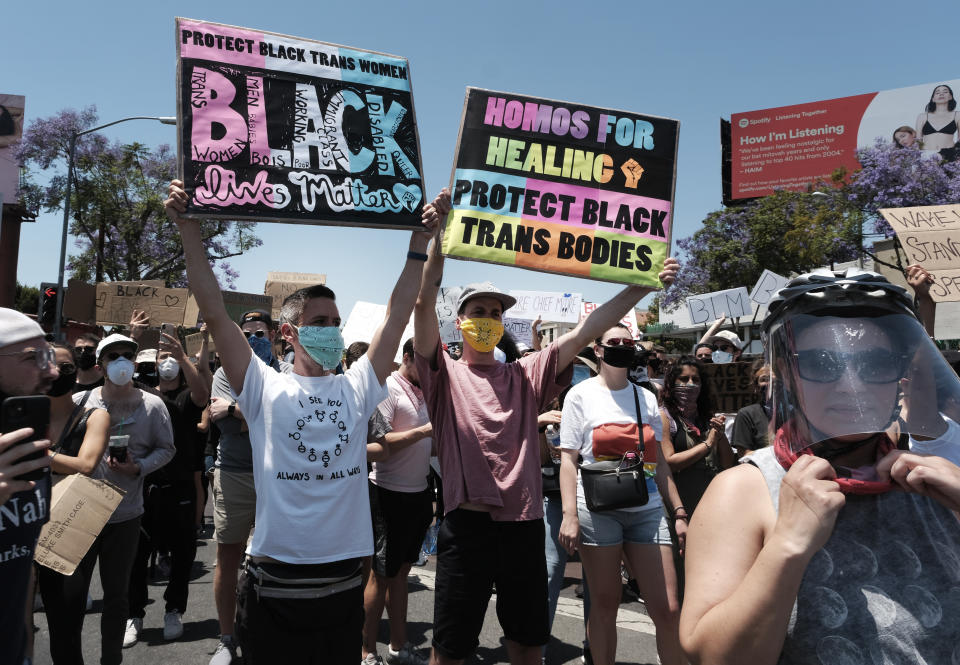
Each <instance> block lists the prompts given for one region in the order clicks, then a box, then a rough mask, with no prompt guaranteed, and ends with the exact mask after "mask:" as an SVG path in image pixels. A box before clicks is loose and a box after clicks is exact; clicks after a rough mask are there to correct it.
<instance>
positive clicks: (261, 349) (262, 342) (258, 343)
mask: <svg viewBox="0 0 960 665" xmlns="http://www.w3.org/2000/svg"><path fill="white" fill-rule="evenodd" d="M247 343H248V344H250V348H251V349H253V355H255V356H256V357H257V358H259V359H260V360H262V361H263V364H264V365H269V364H270V362H271V361H272V360H273V346H272V345H271V344H270V340H269V339H267V336H266V335H264V336H263V337H248V338H247Z"/></svg>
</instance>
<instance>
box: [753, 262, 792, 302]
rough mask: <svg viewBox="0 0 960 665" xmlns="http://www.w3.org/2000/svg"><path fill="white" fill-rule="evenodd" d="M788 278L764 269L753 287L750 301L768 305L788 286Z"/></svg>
mask: <svg viewBox="0 0 960 665" xmlns="http://www.w3.org/2000/svg"><path fill="white" fill-rule="evenodd" d="M789 281H790V280H788V279H787V278H786V277H781V276H780V275H778V274H777V273H775V272H773V271H770V270H767V269H764V271H763V273H762V274H761V275H760V279H758V280H757V283H756V284H754V285H753V290H752V291H750V300H752V301H753V302H755V303H757V304H758V305H766V304H767V303H768V302H770V299H771V298H773V295H774V294H775V293H776V292H777V291H779V290H780V289H782V288H783V287H784V286H786V285H787V282H789Z"/></svg>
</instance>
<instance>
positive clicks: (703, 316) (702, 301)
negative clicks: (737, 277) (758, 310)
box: [687, 286, 753, 326]
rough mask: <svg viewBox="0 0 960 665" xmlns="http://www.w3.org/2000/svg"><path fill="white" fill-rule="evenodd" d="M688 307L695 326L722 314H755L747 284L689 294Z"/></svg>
mask: <svg viewBox="0 0 960 665" xmlns="http://www.w3.org/2000/svg"><path fill="white" fill-rule="evenodd" d="M687 308H688V309H689V310H690V322H691V323H692V324H693V325H695V326H698V325H700V324H703V323H712V322H713V321H716V320H717V319H719V318H720V317H721V316H726V317H727V318H728V319H736V318H739V317H741V316H751V315H752V314H753V305H752V304H751V300H750V294H749V293H747V288H746V287H745V286H740V287H737V288H735V289H725V290H723V291H714V292H712V293H703V294H701V295H697V296H688V297H687Z"/></svg>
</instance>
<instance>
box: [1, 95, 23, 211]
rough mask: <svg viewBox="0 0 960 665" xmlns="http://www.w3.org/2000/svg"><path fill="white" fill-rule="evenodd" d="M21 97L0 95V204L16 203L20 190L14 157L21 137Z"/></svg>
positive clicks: (18, 165)
mask: <svg viewBox="0 0 960 665" xmlns="http://www.w3.org/2000/svg"><path fill="white" fill-rule="evenodd" d="M25 105H26V98H25V97H24V96H23V95H5V94H0V202H3V203H8V204H9V203H17V201H19V196H18V194H19V190H20V160H18V159H17V158H16V157H14V153H15V152H16V145H15V144H16V143H17V141H19V140H20V137H21V136H22V135H23V115H24V106H25Z"/></svg>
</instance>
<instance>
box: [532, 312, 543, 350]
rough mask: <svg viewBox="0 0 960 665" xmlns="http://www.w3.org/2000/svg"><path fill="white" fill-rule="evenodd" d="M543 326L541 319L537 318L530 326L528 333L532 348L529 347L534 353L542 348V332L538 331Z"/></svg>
mask: <svg viewBox="0 0 960 665" xmlns="http://www.w3.org/2000/svg"><path fill="white" fill-rule="evenodd" d="M542 325H543V319H541V318H540V317H539V316H538V317H537V319H536V320H535V321H534V322H533V323H531V324H530V332H531V333H532V337H533V346H532V347H531V348H532V349H533V350H534V351H539V350H541V349H542V348H543V331H542V330H540V326H542Z"/></svg>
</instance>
